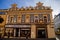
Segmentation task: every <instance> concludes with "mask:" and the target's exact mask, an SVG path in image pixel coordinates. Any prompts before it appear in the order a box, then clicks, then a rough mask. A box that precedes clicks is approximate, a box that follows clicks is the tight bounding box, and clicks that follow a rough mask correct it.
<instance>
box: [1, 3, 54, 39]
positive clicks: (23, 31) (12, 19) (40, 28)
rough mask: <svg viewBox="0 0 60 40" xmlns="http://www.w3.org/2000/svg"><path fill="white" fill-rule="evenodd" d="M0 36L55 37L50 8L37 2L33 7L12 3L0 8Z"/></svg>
mask: <svg viewBox="0 0 60 40" xmlns="http://www.w3.org/2000/svg"><path fill="white" fill-rule="evenodd" d="M0 37H4V38H8V37H9V38H15V37H16V38H18V37H19V38H55V33H54V26H53V20H52V9H51V8H50V7H45V6H43V3H41V2H38V3H37V4H36V6H35V7H32V6H30V7H21V8H18V7H17V4H12V5H11V8H9V9H0Z"/></svg>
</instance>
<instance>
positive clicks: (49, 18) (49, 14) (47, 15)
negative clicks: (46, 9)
mask: <svg viewBox="0 0 60 40" xmlns="http://www.w3.org/2000/svg"><path fill="white" fill-rule="evenodd" d="M47 16H48V22H49V21H50V14H48V15H47Z"/></svg>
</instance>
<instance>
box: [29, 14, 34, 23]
mask: <svg viewBox="0 0 60 40" xmlns="http://www.w3.org/2000/svg"><path fill="white" fill-rule="evenodd" d="M30 22H31V23H33V22H34V14H31V15H30Z"/></svg>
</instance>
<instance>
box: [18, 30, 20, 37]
mask: <svg viewBox="0 0 60 40" xmlns="http://www.w3.org/2000/svg"><path fill="white" fill-rule="evenodd" d="M18 36H19V37H20V29H19V35H18Z"/></svg>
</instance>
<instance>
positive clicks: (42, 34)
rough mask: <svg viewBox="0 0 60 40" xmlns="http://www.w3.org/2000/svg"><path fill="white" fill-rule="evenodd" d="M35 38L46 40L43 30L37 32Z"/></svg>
mask: <svg viewBox="0 0 60 40" xmlns="http://www.w3.org/2000/svg"><path fill="white" fill-rule="evenodd" d="M37 38H46V32H45V30H38V31H37Z"/></svg>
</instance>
